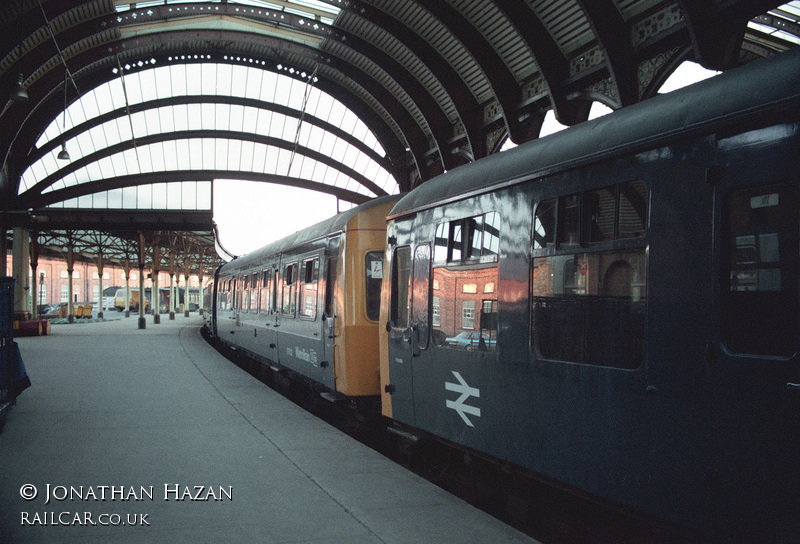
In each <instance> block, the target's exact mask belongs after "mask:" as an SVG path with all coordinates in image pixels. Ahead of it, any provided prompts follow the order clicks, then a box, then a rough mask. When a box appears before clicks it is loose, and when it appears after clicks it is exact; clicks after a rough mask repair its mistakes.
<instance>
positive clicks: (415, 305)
mask: <svg viewBox="0 0 800 544" xmlns="http://www.w3.org/2000/svg"><path fill="white" fill-rule="evenodd" d="M430 276H431V248H430V246H429V245H428V244H425V245H421V246H417V248H416V249H415V250H414V281H413V284H412V288H411V312H412V317H411V322H412V325H413V326H414V327H415V328H416V342H417V343H416V345H417V347H419V348H420V349H425V348H427V347H428V291H429V288H430Z"/></svg>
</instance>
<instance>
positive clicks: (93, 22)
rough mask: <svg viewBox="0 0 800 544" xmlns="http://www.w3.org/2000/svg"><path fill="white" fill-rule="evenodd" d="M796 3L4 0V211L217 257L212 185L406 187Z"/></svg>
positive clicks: (796, 12)
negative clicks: (244, 182)
mask: <svg viewBox="0 0 800 544" xmlns="http://www.w3.org/2000/svg"><path fill="white" fill-rule="evenodd" d="M798 19H800V2H798V1H793V2H788V3H787V2H785V1H766V0H749V1H748V0H731V1H727V2H717V1H713V0H678V1H668V0H612V1H608V2H595V1H590V0H561V1H558V0H556V1H553V0H504V1H493V0H447V1H445V0H403V1H396V0H294V1H288V0H272V1H262V0H238V1H234V0H227V1H225V0H223V1H216V2H189V1H185V0H152V1H143V2H131V1H128V0H95V1H91V2H75V1H67V0H9V1H7V2H4V3H3V4H2V6H0V27H2V29H3V32H2V35H1V36H0V93H4V94H2V95H0V96H2V97H3V98H0V108H1V109H0V126H2V127H3V130H2V131H0V155H1V156H2V161H3V162H2V170H1V171H0V192H2V202H3V205H2V209H3V212H2V213H3V223H4V225H3V226H4V228H10V227H13V226H26V227H28V228H30V229H32V230H33V231H35V232H40V233H42V240H43V241H44V242H46V243H48V242H52V243H53V244H55V245H59V244H61V243H62V241H63V238H64V237H76V238H81V239H88V238H91V236H89V235H88V234H87V233H90V232H91V233H98V232H99V233H103V235H106V236H114V237H116V238H117V239H119V240H120V242H119V243H114V244H111V245H112V246H114V247H117V246H118V247H120V248H122V247H127V250H126V251H127V253H128V254H130V252H131V251H133V249H132V248H134V247H135V246H136V244H138V243H139V241H140V240H141V235H145V236H146V237H147V240H148V242H147V244H148V245H152V244H153V243H159V244H162V243H163V244H166V242H165V241H164V240H169V245H170V246H171V247H178V246H181V247H186V248H189V247H191V248H194V249H192V250H187V251H190V252H195V254H196V256H197V257H200V256H201V255H206V256H210V257H209V258H212V257H211V256H213V255H212V254H213V252H210V253H209V252H208V248H209V247H212V246H213V240H214V235H213V217H212V210H213V187H214V184H215V183H219V182H220V180H229V179H236V180H249V181H253V182H263V183H273V184H280V185H286V186H292V187H299V188H303V189H309V190H314V191H319V192H322V193H327V194H330V195H333V196H334V197H335V198H336V199H338V200H339V201H341V202H344V203H347V204H358V203H361V202H365V201H367V200H370V199H372V198H375V197H378V196H382V195H386V194H393V193H398V192H405V191H408V190H410V189H412V188H413V187H415V186H417V185H419V184H421V183H424V182H425V181H426V180H428V179H430V178H432V177H433V176H435V175H437V174H439V173H442V172H444V171H446V170H449V169H452V168H455V167H457V166H459V165H460V164H464V163H465V162H469V161H473V160H476V159H478V158H481V157H485V156H487V155H490V154H492V153H496V152H499V151H500V150H501V149H502V148H503V146H504V145H509V143H514V144H519V143H522V142H524V141H528V140H531V139H534V138H537V137H539V136H540V135H541V134H542V125H543V123H544V121H545V119H546V118H547V117H548V116H551V117H554V118H555V119H556V120H558V121H559V122H560V123H561V124H563V125H574V124H577V123H580V122H582V121H585V120H586V119H587V118H588V117H589V112H590V109H591V106H592V104H593V103H596V102H599V103H601V104H604V105H605V106H607V107H609V108H611V109H618V108H622V107H625V106H627V105H630V104H634V103H637V102H640V101H642V100H646V99H647V98H649V97H651V96H654V95H655V94H656V93H657V92H658V90H659V88H660V87H661V85H662V84H663V82H664V81H665V80H666V79H667V78H668V77H669V76H670V75H671V74H672V73H673V72H674V71H675V69H676V68H677V67H678V66H679V65H680V64H681V63H683V62H684V61H687V60H688V61H694V62H697V63H699V64H700V65H702V66H703V67H705V68H708V69H712V70H717V71H724V70H727V69H729V68H733V67H735V66H738V65H741V64H745V63H747V62H750V61H751V60H754V59H756V58H759V57H764V56H768V55H772V54H776V53H780V52H781V51H784V50H786V49H788V48H793V47H797V46H798V44H800V23H798ZM94 236H95V237H96V236H97V235H96V234H95V235H94ZM156 240H160V241H157V242H154V241H156ZM126 241H127V242H126ZM87 243H88V246H91V245H92V244H94V242H87ZM126 244H127V245H126ZM88 246H87V247H88ZM165 247H166V246H165ZM120 251H122V250H120ZM119 255H122V253H119ZM204 258H205V257H204Z"/></svg>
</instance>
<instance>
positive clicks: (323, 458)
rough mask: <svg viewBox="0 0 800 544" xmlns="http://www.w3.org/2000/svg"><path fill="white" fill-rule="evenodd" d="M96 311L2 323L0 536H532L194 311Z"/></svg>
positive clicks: (519, 539)
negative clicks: (23, 330)
mask: <svg viewBox="0 0 800 544" xmlns="http://www.w3.org/2000/svg"><path fill="white" fill-rule="evenodd" d="M106 318H107V319H108V318H111V319H115V320H109V321H106V322H102V323H92V324H72V325H55V326H53V328H52V334H51V335H50V336H46V337H32V338H19V339H17V342H18V343H19V345H20V350H21V353H22V357H23V361H24V363H25V366H26V368H27V371H28V375H29V376H30V378H31V382H32V384H33V385H32V386H31V387H30V388H29V389H27V390H25V391H24V392H23V393H22V395H21V396H20V397H19V399H18V401H17V404H16V406H14V407H13V409H12V410H11V412H10V413H9V415H8V417H7V420H6V424H5V428H4V429H3V431H2V433H0V465H2V468H0V544H26V543H34V542H37V543H38V542H41V543H56V542H57V543H93V542H97V543H99V542H114V543H116V544H119V543H132V542H137V543H138V542H142V543H144V542H170V543H171V544H180V543H187V544H188V543H192V544H197V543H202V542H226V543H247V544H252V543H279V542H280V543H294V542H310V543H351V542H352V543H359V544H361V543H417V542H418V543H437V544H438V543H459V544H463V543H476V544H477V543H480V544H484V543H523V542H528V543H532V542H535V541H534V540H533V539H531V538H529V537H527V536H526V535H524V534H522V533H520V532H518V531H516V530H514V529H513V528H511V527H509V526H507V525H505V524H503V523H502V522H500V521H498V520H497V519H495V518H493V517H491V516H490V515H488V514H486V513H484V512H482V511H480V510H477V509H476V508H474V507H472V506H470V505H469V504H467V503H465V502H463V501H461V500H460V499H457V498H455V497H453V496H452V495H450V494H448V493H447V492H445V491H443V490H441V489H440V488H438V487H436V486H434V485H433V484H431V483H429V482H427V481H425V480H423V479H421V478H420V477H418V476H416V475H415V474H413V473H411V472H409V471H408V470H406V469H404V468H402V467H400V466H398V465H396V464H395V463H393V462H392V461H390V460H388V459H386V458H384V457H383V456H381V455H380V454H378V453H376V452H374V451H373V450H371V449H369V448H367V447H366V446H364V445H362V444H360V443H358V442H357V441H355V440H353V439H351V438H350V437H348V436H346V435H344V434H342V433H340V432H339V431H337V430H336V429H334V428H332V427H330V426H329V425H328V424H326V423H324V422H322V421H320V420H319V419H317V418H315V417H314V416H312V415H310V414H308V413H307V412H305V411H303V410H302V409H301V408H299V407H297V406H295V405H294V404H292V403H291V402H290V401H288V400H286V399H285V398H283V397H282V396H280V395H279V394H277V393H275V392H274V391H272V390H271V389H269V388H268V387H267V386H265V385H264V384H262V383H261V382H259V381H258V380H256V379H255V378H253V377H252V376H250V375H249V374H247V373H245V372H244V371H243V370H241V369H240V368H238V367H236V366H235V365H234V364H232V363H231V362H229V361H228V360H226V359H225V358H223V357H222V356H221V355H220V354H219V353H217V352H216V351H215V350H214V349H212V348H211V347H210V346H209V345H208V344H207V343H206V342H205V341H204V340H203V338H202V337H201V336H200V332H199V331H200V326H201V324H202V319H201V318H200V317H197V316H196V315H194V316H192V317H188V318H186V317H184V316H183V315H178V316H177V317H176V319H175V320H174V321H170V320H169V319H168V317H167V316H162V320H161V323H160V324H157V325H156V324H153V323H152V318H151V317H149V316H148V318H147V328H146V329H144V330H140V329H138V328H137V319H136V317H131V318H124V317H121V318H119V319H117V318H116V315H115V314H114V313H113V312H111V313H110V315H107V316H106ZM34 488H35V489H34ZM34 495H35V496H34ZM229 496H230V498H229Z"/></svg>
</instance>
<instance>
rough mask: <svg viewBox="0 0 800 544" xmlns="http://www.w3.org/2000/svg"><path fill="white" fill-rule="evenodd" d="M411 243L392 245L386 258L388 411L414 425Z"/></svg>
mask: <svg viewBox="0 0 800 544" xmlns="http://www.w3.org/2000/svg"><path fill="white" fill-rule="evenodd" d="M411 255H412V254H411V246H409V245H403V246H399V247H395V248H394V249H393V250H392V251H391V253H390V258H389V260H388V262H389V265H390V267H391V268H390V274H391V295H390V297H391V298H390V302H389V321H388V323H387V324H386V330H387V331H388V333H389V335H388V344H389V347H388V349H389V377H390V380H391V383H390V384H389V385H387V388H388V390H389V392H390V393H391V395H392V414H393V416H394V418H395V419H396V420H398V421H400V422H403V423H407V424H409V425H414V378H413V372H412V356H413V346H412V343H413V335H412V329H411V268H412V256H411Z"/></svg>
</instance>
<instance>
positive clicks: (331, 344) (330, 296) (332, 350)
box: [322, 244, 339, 368]
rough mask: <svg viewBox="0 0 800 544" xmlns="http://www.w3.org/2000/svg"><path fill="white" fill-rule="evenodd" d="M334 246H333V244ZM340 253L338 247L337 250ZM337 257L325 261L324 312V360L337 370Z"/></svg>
mask: <svg viewBox="0 0 800 544" xmlns="http://www.w3.org/2000/svg"><path fill="white" fill-rule="evenodd" d="M331 245H332V244H331ZM336 251H337V252H338V247H337V248H336ZM337 261H338V259H337V258H336V257H328V258H327V259H326V261H325V295H324V301H325V302H324V304H325V309H324V310H323V312H322V346H323V347H322V360H323V361H326V362H328V363H329V364H330V365H331V366H332V367H334V368H335V365H336V357H337V356H338V355H339V354H338V353H336V349H337V346H336V337H337V336H338V334H337V332H338V331H337V330H336V325H337V315H336V304H335V299H334V295H335V293H336V263H337Z"/></svg>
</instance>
